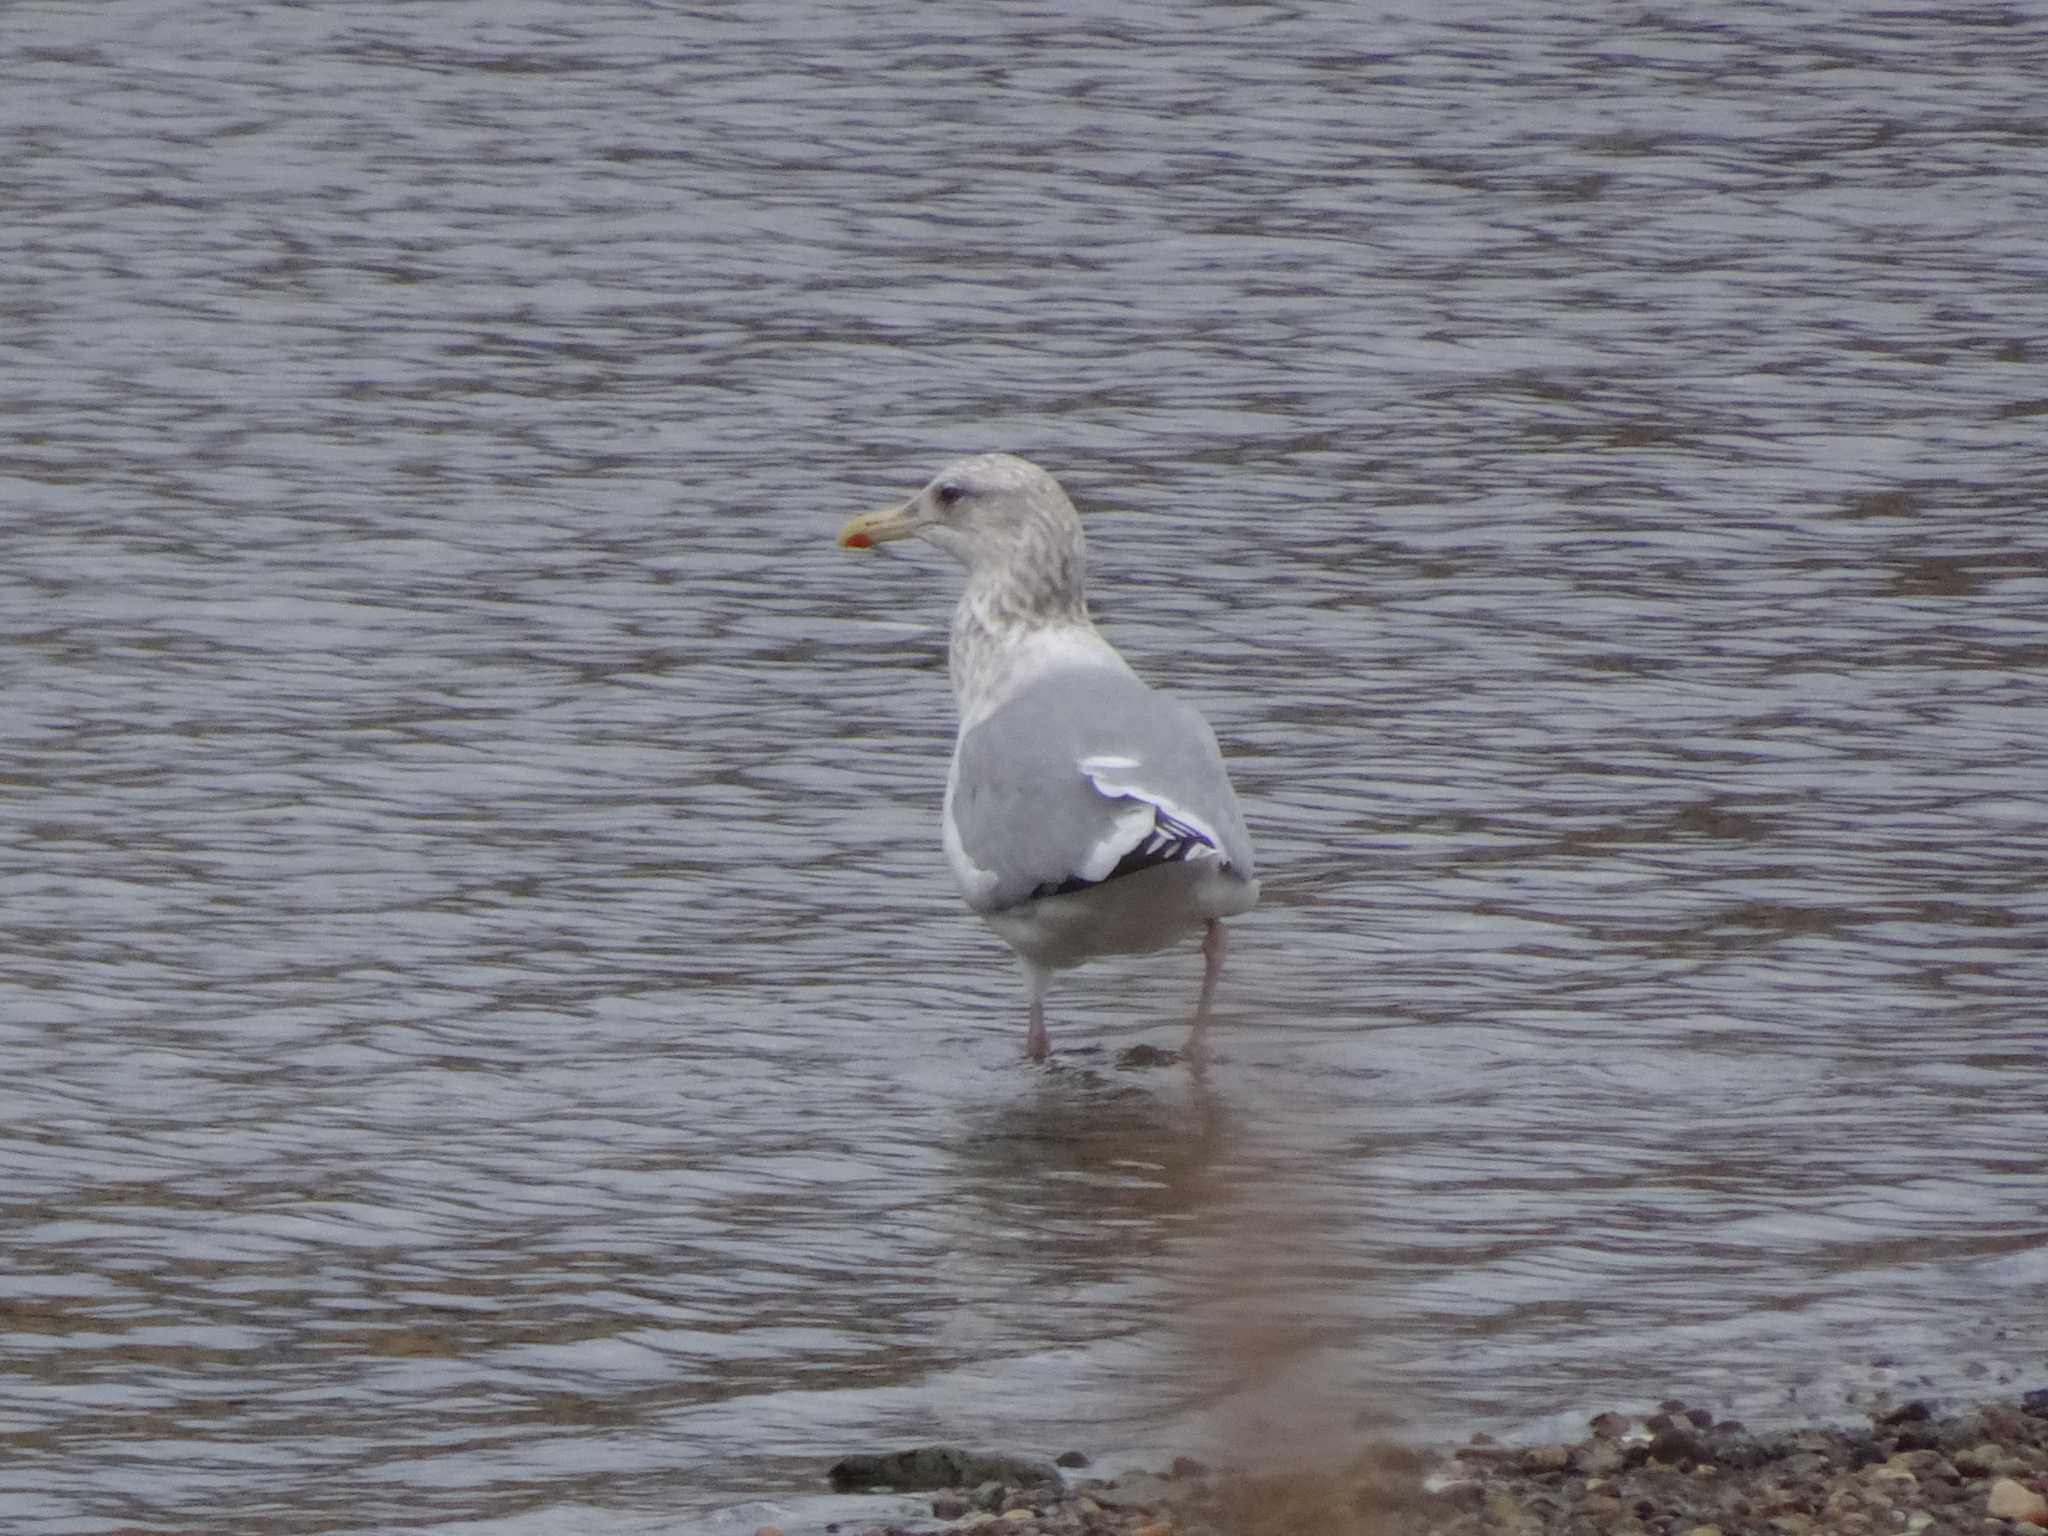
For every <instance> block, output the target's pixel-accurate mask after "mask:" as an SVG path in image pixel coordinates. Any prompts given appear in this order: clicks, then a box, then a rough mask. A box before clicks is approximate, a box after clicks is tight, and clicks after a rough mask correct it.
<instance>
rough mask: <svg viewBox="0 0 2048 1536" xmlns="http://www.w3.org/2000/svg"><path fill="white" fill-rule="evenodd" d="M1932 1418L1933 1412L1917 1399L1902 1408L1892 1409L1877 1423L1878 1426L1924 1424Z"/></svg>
mask: <svg viewBox="0 0 2048 1536" xmlns="http://www.w3.org/2000/svg"><path fill="white" fill-rule="evenodd" d="M1933 1417H1934V1410H1933V1409H1932V1408H1930V1407H1928V1406H1927V1405H1926V1404H1925V1403H1923V1402H1921V1401H1920V1399H1918V1398H1917V1397H1916V1398H1914V1399H1913V1401H1912V1402H1910V1403H1907V1404H1906V1405H1905V1406H1904V1407H1902V1408H1894V1409H1893V1410H1892V1411H1891V1412H1890V1413H1888V1414H1886V1415H1885V1416H1884V1417H1883V1418H1881V1419H1879V1420H1878V1421H1877V1422H1878V1423H1880V1424H1925V1423H1926V1422H1927V1421H1928V1420H1929V1419H1931V1418H1933Z"/></svg>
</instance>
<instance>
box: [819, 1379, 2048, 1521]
mask: <svg viewBox="0 0 2048 1536" xmlns="http://www.w3.org/2000/svg"><path fill="white" fill-rule="evenodd" d="M1061 1463H1062V1465H1061V1467H1060V1468H1055V1467H1053V1466H1051V1465H1049V1464H1044V1463H1037V1462H1030V1461H1020V1460H1017V1459H1014V1458H1007V1457H983V1456H975V1455H972V1454H970V1453H967V1452H962V1451H957V1450H947V1449H936V1448H935V1449H931V1450H925V1451H918V1452H904V1453H900V1454H899V1455H896V1456H887V1457H849V1458H847V1459H846V1460H845V1461H843V1462H841V1463H840V1464H839V1465H838V1466H836V1467H835V1468H833V1483H834V1486H835V1487H837V1488H841V1489H845V1490H849V1491H850V1490H854V1489H870V1490H872V1489H876V1488H894V1489H897V1490H899V1491H902V1492H905V1493H908V1492H913V1491H919V1495H920V1498H921V1500H922V1501H923V1502H924V1503H925V1504H926V1506H927V1510H926V1512H925V1513H924V1514H922V1515H921V1516H920V1517H918V1518H915V1519H909V1520H905V1521H903V1522H901V1523H897V1524H881V1525H877V1524H873V1523H870V1522H867V1521H859V1520H854V1521H848V1522H845V1523H843V1524H838V1525H832V1526H828V1527H827V1528H826V1529H827V1531H828V1532H832V1533H834V1536H909V1533H913V1532H915V1533H920V1536H922V1533H928V1532H933V1531H962V1532H970V1531H971V1532H973V1533H975V1536H1482V1533H1483V1536H1496V1533H1498V1536H1549V1533H1570V1536H1608V1533H1614V1536H1748V1533H1752V1532H1754V1533H1758V1536H1821V1533H1841V1536H1893V1533H1903V1536H1921V1533H1927V1536H1946V1533H1949V1532H1969V1533H1971V1536H2001V1533H2013V1536H2041V1533H2042V1531H2043V1529H2044V1528H2048V1497H2044V1493H2048V1390H2044V1391H2041V1392H2032V1393H2028V1394H2027V1395H2026V1396H2025V1397H2024V1398H2021V1399H2018V1400H2013V1401H2001V1402H1994V1403H1990V1404H1986V1405H1984V1406H1981V1407H1974V1408H1969V1409H1964V1410H1958V1411H1955V1412H1946V1413H1944V1412H1937V1411H1935V1410H1934V1409H1933V1408H1931V1407H1930V1406H1929V1405H1927V1404H1926V1403H1922V1402H1911V1403H1907V1404H1905V1405H1904V1406H1902V1407H1899V1408H1896V1409H1894V1410H1891V1411H1889V1412H1886V1413H1884V1414H1882V1415H1881V1416H1878V1417H1876V1418H1873V1419H1872V1420H1870V1421H1869V1422H1867V1423H1864V1424H1860V1425H1855V1426H1847V1427H1840V1426H1838V1427H1823V1428H1806V1429H1792V1430H1775V1431H1771V1432H1769V1433H1764V1434H1752V1433H1750V1432H1749V1431H1748V1430H1746V1429H1745V1428H1744V1427H1743V1426H1742V1425H1741V1424H1739V1423H1736V1422H1734V1421H1732V1420H1722V1421H1716V1420H1715V1418H1714V1417H1713V1415H1712V1414H1710V1413H1708V1412H1706V1411H1705V1410H1704V1409H1696V1408H1688V1407H1687V1406H1686V1405H1685V1404H1684V1403H1682V1402H1676V1401H1673V1402H1667V1403H1665V1404H1663V1405H1662V1408H1661V1410H1660V1411H1659V1412H1658V1413H1656V1414H1654V1415H1652V1416H1650V1417H1649V1418H1648V1419H1646V1420H1636V1419H1627V1418H1623V1417H1622V1416H1620V1415H1617V1414H1601V1415H1599V1416H1598V1417H1597V1418H1595V1419H1593V1420H1592V1422H1591V1423H1590V1424H1589V1425H1588V1427H1587V1434H1586V1436H1585V1438H1583V1439H1581V1440H1579V1441H1577V1442H1576V1443H1574V1444H1570V1445H1543V1446H1534V1447H1519V1448H1510V1447H1506V1446H1497V1445H1492V1444H1487V1443H1476V1444H1473V1445H1468V1446H1464V1447H1462V1448H1460V1449H1458V1450H1456V1451H1449V1452H1422V1451H1415V1450H1409V1449H1393V1448H1377V1449H1370V1450H1366V1451H1362V1452H1360V1453H1359V1454H1358V1455H1357V1456H1356V1457H1354V1458H1353V1459H1352V1460H1351V1461H1349V1462H1348V1463H1345V1464H1344V1465H1341V1466H1337V1467H1325V1468H1320V1469H1303V1470H1297V1471H1291V1472H1285V1473H1278V1472H1268V1473H1263V1474H1257V1475H1253V1474H1247V1473H1231V1472H1227V1471H1224V1472H1216V1471H1212V1470H1211V1469H1209V1468H1207V1467H1204V1466H1201V1465H1200V1464H1198V1463H1196V1462H1193V1461H1188V1460H1185V1459H1183V1460H1180V1461H1177V1462H1175V1464H1174V1465H1173V1466H1172V1467H1171V1468H1169V1469H1167V1470H1165V1471H1164V1472H1160V1473H1135V1474H1130V1475H1126V1476H1124V1477H1121V1478H1118V1479H1116V1480H1114V1481H1102V1480H1097V1479H1091V1478H1090V1477H1089V1476H1088V1474H1087V1470H1086V1458H1084V1457H1081V1456H1078V1455H1069V1456H1065V1457H1062V1458H1061Z"/></svg>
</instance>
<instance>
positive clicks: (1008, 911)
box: [839, 453, 1259, 1062]
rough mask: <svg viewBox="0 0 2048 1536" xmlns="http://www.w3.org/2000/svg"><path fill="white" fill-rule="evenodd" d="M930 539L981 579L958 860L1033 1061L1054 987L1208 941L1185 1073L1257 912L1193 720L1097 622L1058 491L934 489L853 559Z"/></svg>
mask: <svg viewBox="0 0 2048 1536" xmlns="http://www.w3.org/2000/svg"><path fill="white" fill-rule="evenodd" d="M910 538H917V539H923V540H924V541H925V542H926V543H928V544H935V545H937V546H938V547H939V548H940V549H942V550H944V551H945V552H946V553H947V554H949V555H951V556H952V557H953V558H954V559H956V560H958V561H959V562H960V563H961V564H962V565H963V566H965V567H966V568H967V588H966V591H965V592H964V593H962V595H961V598H960V605H959V607H958V608H957V609H955V610H954V613H953V633H952V642H951V646H950V648H949V653H948V657H947V663H948V672H949V673H950V675H951V678H952V684H953V698H954V702H955V704H956V705H957V706H958V708H959V713H960V733H959V736H958V738H957V739H956V741H955V743H954V747H953V765H952V769H951V771H950V772H949V773H948V774H947V777H946V803H945V813H944V841H945V849H946V860H947V862H948V863H949V864H950V865H951V866H952V869H953V875H954V878H955V879H956V880H957V881H958V882H959V885H960V893H961V895H962V896H964V897H965V898H966V900H967V905H968V907H969V908H971V909H972V910H973V911H974V912H975V913H976V914H977V915H978V916H980V917H981V919H982V920H983V921H984V922H986V923H987V924H988V925H989V927H990V928H992V929H994V930H995V932H996V934H997V936H998V937H1000V938H1001V939H1002V940H1003V942H1004V943H1006V944H1008V945H1009V946H1010V948H1011V949H1013V950H1014V951H1016V954H1017V958H1018V959H1019V960H1020V961H1022V962H1023V966H1024V984H1025V990H1026V993H1027V995H1028V997H1029V999H1030V1028H1029V1031H1028V1033H1027V1035H1026V1043H1025V1048H1026V1053H1027V1054H1028V1055H1029V1057H1030V1059H1031V1060H1033V1061H1044V1060H1045V1058H1046V1055H1047V1053H1048V1052H1049V1051H1050V1049H1051V1042H1050V1039H1049V1037H1048V1036H1047V1034H1046V1028H1045V995H1046V990H1047V988H1048V987H1049V986H1050V985H1051V983H1052V978H1053V976H1054V975H1055V974H1056V973H1057V972H1060V971H1063V970H1067V969H1069V968H1071V967H1073V966H1076V965H1079V964H1080V963H1081V962H1082V961H1084V960H1088V959H1091V958H1093V957H1095V956H1098V955H1113V954H1147V953H1150V952H1152V951H1154V950H1160V949H1165V948H1167V947H1169V946H1170V945H1172V944H1174V943H1176V942H1178V941H1179V940H1181V939H1183V938H1186V937H1189V936H1191V935H1192V934H1193V933H1194V931H1195V930H1197V929H1200V930H1202V935H1203V937H1202V957H1203V962H1204V964H1203V970H1202V991H1201V996H1200V999H1199V1000H1198V1001H1197V1003H1196V1005H1195V1018H1194V1028H1193V1031H1192V1033H1191V1034H1190V1036H1189V1040H1188V1055H1189V1057H1190V1058H1191V1059H1192V1060H1195V1061H1198V1062H1199V1061H1200V1060H1201V1058H1202V1052H1203V1031H1204V1027H1205V1026H1206V1024H1207V1022H1208V1018H1209V1008H1210V1004H1211V1003H1212V1002H1213V1001H1214V999H1215V995H1216V982H1217V978H1218V977H1219V976H1221V974H1222V972H1223V947H1224V939H1223V919H1224V918H1226V917H1234V916H1236V915H1237V914H1239V913H1242V912H1248V911H1250V910H1251V909H1252V907H1253V906H1254V905H1255V904H1256V903H1257V901H1258V899H1259V883H1258V880H1257V878H1256V876H1255V875H1254V872H1253V868H1252V845H1251V839H1250V837H1249V836H1248V835H1247V834H1246V832H1245V826H1244V818H1243V816H1242V815H1241V814H1240V813H1239V811H1238V808H1237V797H1236V795H1235V794H1234V793H1233V792H1232V790H1231V787H1230V776H1229V774H1228V773H1227V772H1226V771H1225V769H1224V766H1223V756H1222V753H1221V752H1219V751H1218V750H1217V746H1216V735H1215V733H1214V732H1213V731H1211V730H1210V729H1209V723H1208V722H1207V721H1206V720H1204V719H1203V718H1202V717H1201V715H1200V714H1198V713H1197V712H1196V711H1195V710H1194V709H1193V708H1191V707H1190V706H1189V705H1187V704H1184V703H1182V702H1180V701H1179V700H1178V699H1175V698H1172V697H1170V696H1169V695H1167V694H1164V693H1161V692H1159V691H1158V690H1157V689H1155V688H1152V687H1150V686H1148V685H1147V684H1146V683H1145V682H1144V681H1142V680H1141V679H1140V678H1139V677H1138V675H1137V673H1135V672H1133V671H1132V670H1131V668H1130V666H1129V664H1128V663H1126V662H1125V661H1124V659H1123V657H1122V656H1120V655H1118V654H1117V651H1116V648H1115V647H1114V646H1112V645H1111V644H1110V643H1109V642H1108V641H1107V640H1105V639H1104V638H1103V637H1102V633H1101V631H1099V630H1098V629H1096V627H1095V624H1094V621H1093V620H1091V619H1090V618H1089V617H1088V603H1087V598H1086V596H1085V593H1084V591H1083V586H1084V567H1085V556H1086V551H1085V546H1084V544H1083V540H1082V536H1081V519H1080V516H1079V515H1078V514H1077V513H1076V512H1075V511H1074V504H1073V503H1072V502H1071V501H1069V500H1068V499H1067V495H1066V492H1065V491H1063V490H1061V489H1060V484H1059V482H1058V481H1057V480H1055V479H1054V478H1053V477H1052V476H1051V475H1049V474H1047V473H1046V472H1045V471H1044V470H1043V469H1040V468H1039V467H1038V466H1037V465H1036V464H1033V463H1031V462H1029V461H1028V460H1025V459H1020V458H1016V457H1014V456H1012V455H1010V454H1006V453H984V454H976V455H974V456H973V457H971V458H964V459H959V460H956V461H955V462H953V463H951V464H948V465H947V466H946V467H945V468H944V469H942V470H940V471H939V473H938V475H937V476H936V477H934V478H933V480H932V481H931V483H930V484H928V485H927V486H925V488H924V489H923V490H921V491H919V492H918V493H917V494H916V495H915V496H913V497H911V498H910V499H909V500H908V501H906V502H904V503H903V504H902V505H901V506H895V507H889V508H886V509H884V510H882V511H879V512H869V513H865V514H863V515H862V516H860V517H856V518H854V519H853V520H852V521H851V522H849V523H847V525H846V526H845V527H844V528H843V529H841V530H840V533H839V543H840V546H841V547H842V548H845V549H870V548H873V547H874V546H876V545H878V544H887V543H891V542H893V541H894V540H897V539H910Z"/></svg>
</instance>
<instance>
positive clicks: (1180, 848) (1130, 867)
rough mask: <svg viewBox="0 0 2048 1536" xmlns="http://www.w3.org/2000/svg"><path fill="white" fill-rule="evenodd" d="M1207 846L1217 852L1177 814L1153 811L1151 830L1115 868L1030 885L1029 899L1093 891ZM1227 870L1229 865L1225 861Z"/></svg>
mask: <svg viewBox="0 0 2048 1536" xmlns="http://www.w3.org/2000/svg"><path fill="white" fill-rule="evenodd" d="M1204 848H1207V849H1208V850H1210V851H1211V852H1212V853H1215V852H1220V851H1221V850H1220V849H1218V848H1217V847H1216V845H1215V843H1213V842H1211V841H1210V840H1209V839H1208V838H1207V837H1205V836H1203V834H1202V833H1200V832H1198V831H1196V830H1195V829H1194V828H1193V827H1191V826H1189V825H1188V824H1187V823H1186V822H1184V821H1182V820H1180V819H1179V818H1178V817H1174V816H1169V815H1167V814H1166V812H1164V811H1160V810H1155V811H1154V812H1153V814H1152V830H1151V831H1150V832H1147V833H1146V834H1145V835H1144V837H1142V838H1140V839H1139V840H1138V844H1137V846H1136V847H1134V848H1133V849H1131V851H1130V852H1129V853H1127V854H1125V855H1124V856H1123V857H1122V858H1120V859H1118V860H1117V861H1116V868H1115V869H1112V870H1111V871H1110V872H1109V873H1108V874H1106V875H1104V876H1103V877H1102V878H1101V879H1100V880H1083V879H1082V878H1081V877H1080V876H1079V875H1069V876H1068V877H1067V878H1066V879H1064V880H1048V881H1046V882H1045V883H1044V884H1042V885H1037V886H1034V887H1033V888H1032V891H1031V895H1030V898H1029V899H1030V900H1032V901H1043V900H1045V899H1046V898H1047V897H1049V896H1071V895H1073V894H1074V893H1075V892H1076V891H1086V890H1092V889H1093V888H1094V887H1096V886H1098V885H1108V884H1109V883H1110V882H1111V881H1112V880H1121V879H1123V878H1124V877H1125V876H1126V875H1136V874H1142V873H1143V872H1144V871H1146V870H1148V869H1156V868H1158V867H1159V866H1160V865H1161V864H1180V863H1184V862H1186V861H1187V860H1188V859H1191V858H1193V857H1195V856H1196V854H1197V853H1198V852H1199V851H1200V850H1201V849H1204ZM1223 867H1224V868H1225V869H1226V870H1227V869H1229V868H1230V865H1229V863H1228V862H1227V861H1226V862H1225V864H1224V866H1223Z"/></svg>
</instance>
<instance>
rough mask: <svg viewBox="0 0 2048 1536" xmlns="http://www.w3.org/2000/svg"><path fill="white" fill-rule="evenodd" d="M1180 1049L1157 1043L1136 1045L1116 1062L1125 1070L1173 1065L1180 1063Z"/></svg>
mask: <svg viewBox="0 0 2048 1536" xmlns="http://www.w3.org/2000/svg"><path fill="white" fill-rule="evenodd" d="M1180 1059H1181V1057H1180V1052H1179V1051H1169V1050H1165V1049H1162V1048H1161V1047H1159V1046H1156V1045H1134V1046H1132V1047H1131V1048H1130V1049H1129V1050H1127V1051H1125V1052H1124V1053H1123V1054H1122V1055H1121V1056H1119V1057H1117V1059H1116V1064H1117V1065H1118V1066H1119V1067H1121V1068H1122V1069H1123V1070H1124V1071H1126V1072H1129V1071H1133V1070H1134V1069H1136V1068H1138V1067H1171V1066H1175V1065H1177V1064H1178V1063H1179V1061H1180Z"/></svg>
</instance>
